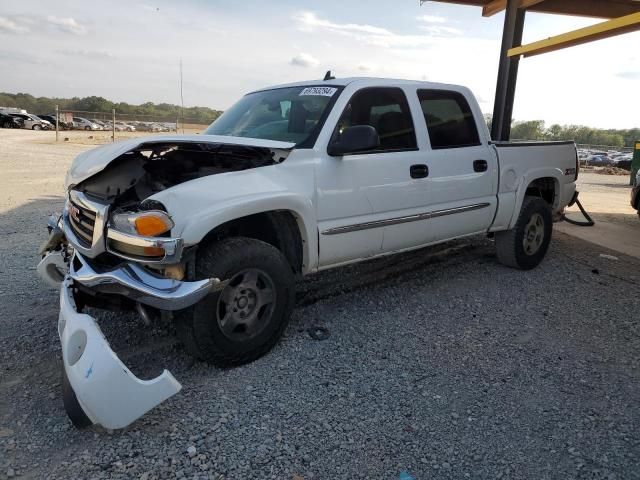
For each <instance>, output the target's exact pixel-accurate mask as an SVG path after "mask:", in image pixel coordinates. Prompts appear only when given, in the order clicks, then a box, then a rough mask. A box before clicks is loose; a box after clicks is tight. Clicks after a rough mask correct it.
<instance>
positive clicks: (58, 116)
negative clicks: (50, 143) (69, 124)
mask: <svg viewBox="0 0 640 480" xmlns="http://www.w3.org/2000/svg"><path fill="white" fill-rule="evenodd" d="M59 121H60V112H59V111H58V105H56V142H57V141H58V122H59Z"/></svg>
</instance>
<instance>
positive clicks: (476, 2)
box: [431, 0, 640, 18]
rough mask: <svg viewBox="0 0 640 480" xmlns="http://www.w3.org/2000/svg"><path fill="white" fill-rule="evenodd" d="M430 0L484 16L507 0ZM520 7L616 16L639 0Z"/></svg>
mask: <svg viewBox="0 0 640 480" xmlns="http://www.w3.org/2000/svg"><path fill="white" fill-rule="evenodd" d="M431 1H434V2H442V3H458V4H460V5H472V6H476V7H482V15H484V16H485V17H488V16H491V15H494V14H496V13H498V12H501V11H502V10H504V9H505V8H506V6H507V0H431ZM520 8H525V9H527V10H528V11H530V12H540V13H558V14H562V15H577V16H582V17H597V18H617V17H622V16H625V15H630V14H632V13H637V12H640V0H520Z"/></svg>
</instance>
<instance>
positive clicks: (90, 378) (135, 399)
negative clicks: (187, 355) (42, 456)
mask: <svg viewBox="0 0 640 480" xmlns="http://www.w3.org/2000/svg"><path fill="white" fill-rule="evenodd" d="M72 285H73V280H72V279H71V278H70V277H66V278H65V280H64V281H63V283H62V288H61V290H60V316H59V319H58V333H59V335H60V341H61V343H62V358H63V362H64V370H65V374H66V377H67V378H68V381H69V384H70V386H71V388H72V389H73V392H74V393H75V398H76V399H77V403H76V402H73V401H72V400H70V399H69V398H68V396H65V408H66V409H67V412H68V413H69V416H70V417H71V418H72V419H74V418H76V419H77V418H78V417H81V416H82V414H84V415H86V417H87V418H88V419H89V420H90V421H91V422H92V423H95V424H99V425H102V426H103V427H105V428H111V429H115V428H123V427H126V426H127V425H129V424H130V423H132V422H133V421H135V420H136V419H137V418H139V417H141V416H142V415H144V414H145V413H146V412H148V411H149V410H151V409H152V408H153V407H155V406H157V405H158V404H160V403H162V402H163V401H165V400H166V399H168V398H169V397H171V396H172V395H175V394H176V393H178V392H179V391H180V389H181V388H182V386H181V385H180V383H179V382H178V381H177V380H176V379H175V378H174V377H173V375H171V373H170V372H169V371H168V370H165V371H164V372H163V373H162V374H161V375H160V376H158V377H156V378H154V379H152V380H140V379H139V378H137V377H136V376H135V375H134V374H133V373H131V371H130V370H129V369H128V368H127V366H126V365H125V364H124V363H122V361H120V359H119V358H118V356H117V355H116V354H115V353H114V352H113V350H111V347H110V346H109V342H107V340H106V338H105V337H104V335H103V333H102V331H101V330H100V327H98V324H97V323H96V321H95V319H94V318H93V317H91V316H89V315H86V314H83V313H78V311H77V309H76V305H75V301H74V298H73V291H72ZM78 407H79V408H81V410H82V412H78V411H77V409H78ZM74 423H75V422H74Z"/></svg>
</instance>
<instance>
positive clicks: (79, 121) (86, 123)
mask: <svg viewBox="0 0 640 480" xmlns="http://www.w3.org/2000/svg"><path fill="white" fill-rule="evenodd" d="M73 127H74V128H75V129H76V130H101V128H100V125H98V124H97V123H93V122H92V121H90V120H87V119H86V118H82V117H73Z"/></svg>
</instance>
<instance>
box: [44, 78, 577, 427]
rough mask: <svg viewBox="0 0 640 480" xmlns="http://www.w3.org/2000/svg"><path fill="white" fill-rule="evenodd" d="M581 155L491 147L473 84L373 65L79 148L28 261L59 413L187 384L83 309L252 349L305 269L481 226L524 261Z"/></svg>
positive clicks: (234, 361) (270, 332)
mask: <svg viewBox="0 0 640 480" xmlns="http://www.w3.org/2000/svg"><path fill="white" fill-rule="evenodd" d="M577 158H578V157H577V154H576V148H575V145H574V144H573V143H572V142H555V143H500V142H492V141H491V139H490V136H489V132H488V130H487V127H486V125H485V122H484V119H483V116H482V112H481V111H480V108H479V106H478V104H477V102H476V101H475V99H474V97H473V95H472V94H471V92H470V91H469V90H468V89H467V88H464V87H460V86H455V85H444V84H436V83H426V82H416V81H403V80H387V79H367V78H352V79H339V80H336V79H330V80H326V81H312V82H304V83H295V84H290V85H284V86H277V87H271V88H265V89H263V90H259V91H255V92H252V93H249V94H248V95H246V96H244V97H243V98H242V99H241V100H240V101H239V102H238V103H236V104H235V105H234V106H233V107H231V108H230V109H229V110H227V111H226V112H225V113H224V114H223V115H222V116H221V117H220V118H218V119H217V120H216V121H215V122H213V123H212V124H211V125H210V126H209V127H208V128H207V129H206V130H205V131H204V132H203V134H201V135H176V136H152V137H147V138H133V139H129V140H126V141H123V142H118V143H114V144H110V145H105V146H101V147H99V148H96V149H94V150H91V151H88V152H85V153H83V154H81V155H79V156H78V157H77V158H76V159H75V161H74V162H73V164H72V165H71V167H70V169H69V171H68V174H67V177H66V188H67V192H66V195H67V202H66V207H65V209H64V211H63V212H62V214H61V215H60V216H53V217H52V218H51V219H50V223H49V229H50V238H49V240H48V241H47V242H46V243H45V245H44V246H43V248H42V254H43V260H42V262H41V263H40V265H39V267H38V270H39V271H40V273H41V274H42V276H43V277H44V278H45V279H46V280H47V281H48V282H50V283H52V284H54V285H60V286H61V289H60V316H59V327H58V330H59V335H60V340H61V343H62V356H63V362H64V385H63V387H64V388H63V396H64V403H65V407H66V410H67V412H68V414H69V416H70V417H71V419H72V421H73V422H74V423H75V424H76V425H77V426H82V425H88V424H91V423H96V424H101V425H103V426H104V427H107V428H120V427H124V426H126V425H128V424H130V423H131V422H133V421H134V420H135V419H137V418H138V417H140V416H141V415H143V414H144V413H145V412H147V411H148V410H150V409H151V408H153V407H154V406H156V405H158V404H159V403H160V402H162V401H164V400H166V399H167V398H168V397H170V396H171V395H174V394H175V393H177V392H178V391H179V390H180V388H181V385H180V383H179V382H178V381H177V380H176V379H175V378H174V377H173V376H172V375H171V373H170V372H168V371H166V370H165V371H164V373H163V374H162V375H160V376H159V377H157V378H155V379H152V380H140V379H138V378H136V377H135V376H134V375H133V374H132V373H131V371H130V370H129V369H128V368H127V367H126V366H125V365H124V364H123V362H122V361H121V360H120V359H119V358H118V357H117V355H116V354H115V353H114V352H113V351H112V349H111V348H110V347H109V343H108V341H107V340H106V339H105V337H104V335H103V334H102V332H101V330H100V328H99V326H98V323H97V322H96V320H95V318H93V317H92V316H90V315H88V314H87V313H84V312H83V310H84V309H85V307H86V306H92V307H99V308H110V309H113V308H121V309H137V311H138V312H139V313H140V315H141V317H142V318H143V319H144V320H145V321H147V322H153V321H154V318H157V317H158V316H160V315H165V316H170V317H172V318H173V319H174V321H175V324H176V330H177V332H178V334H179V336H180V338H181V340H182V342H183V344H184V346H185V347H186V349H187V350H188V351H189V352H191V353H192V354H193V355H194V356H196V357H198V358H200V359H203V360H206V361H208V362H210V363H212V364H214V365H220V366H230V365H238V364H242V363H245V362H250V361H252V360H254V359H256V358H258V357H259V356H261V355H263V354H265V353H266V352H268V351H269V350H270V349H271V348H272V347H273V346H274V344H275V343H276V342H277V341H278V339H279V337H280V336H281V334H282V332H283V330H284V329H285V327H286V325H287V321H288V319H289V316H290V313H291V311H292V308H293V306H294V289H295V283H296V278H297V277H299V276H302V275H307V274H312V273H314V272H317V271H319V270H324V269H329V268H334V267H338V266H340V265H345V264H348V263H352V262H360V261H363V260H368V259H371V258H374V257H378V256H381V255H388V254H392V253H395V252H401V251H406V250H410V249H417V248H421V247H424V246H426V245H432V244H436V243H438V242H444V241H447V240H451V239H455V238H460V237H464V236H468V235H478V234H485V235H489V236H491V237H494V238H495V245H496V252H497V259H498V260H499V261H500V262H502V263H503V264H505V265H507V266H509V267H514V268H520V269H524V270H527V269H531V268H534V267H535V266H537V265H538V264H539V263H540V262H541V261H542V259H543V258H544V256H545V253H546V252H547V248H548V246H549V242H550V240H551V233H552V228H553V221H554V219H558V218H560V216H561V214H562V213H563V210H564V208H565V207H566V206H567V205H569V204H571V203H572V202H573V201H574V200H575V199H576V196H577V192H576V184H575V182H576V179H577V176H578V161H577Z"/></svg>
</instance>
